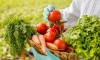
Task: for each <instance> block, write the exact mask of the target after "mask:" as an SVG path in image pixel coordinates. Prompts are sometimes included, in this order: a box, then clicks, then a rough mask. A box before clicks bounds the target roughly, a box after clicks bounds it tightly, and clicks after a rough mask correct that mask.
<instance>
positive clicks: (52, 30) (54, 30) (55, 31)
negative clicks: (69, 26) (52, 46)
mask: <svg viewBox="0 0 100 60" xmlns="http://www.w3.org/2000/svg"><path fill="white" fill-rule="evenodd" d="M47 32H54V33H55V35H56V36H58V35H59V32H58V30H57V29H56V28H53V27H52V28H49V29H48V30H47Z"/></svg>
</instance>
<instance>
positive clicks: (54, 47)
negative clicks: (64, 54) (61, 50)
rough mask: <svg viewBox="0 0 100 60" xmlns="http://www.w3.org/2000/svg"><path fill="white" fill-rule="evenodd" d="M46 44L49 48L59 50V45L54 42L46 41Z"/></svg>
mask: <svg viewBox="0 0 100 60" xmlns="http://www.w3.org/2000/svg"><path fill="white" fill-rule="evenodd" d="M46 46H47V47H48V48H50V49H52V50H58V46H56V45H55V44H53V43H49V42H47V43H46Z"/></svg>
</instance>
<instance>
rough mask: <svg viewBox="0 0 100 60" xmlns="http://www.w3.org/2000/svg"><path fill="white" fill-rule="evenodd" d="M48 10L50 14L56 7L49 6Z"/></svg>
mask: <svg viewBox="0 0 100 60" xmlns="http://www.w3.org/2000/svg"><path fill="white" fill-rule="evenodd" d="M47 8H48V10H49V12H50V11H52V10H54V9H55V7H54V6H53V5H48V7H47Z"/></svg>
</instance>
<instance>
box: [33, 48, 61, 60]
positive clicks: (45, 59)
mask: <svg viewBox="0 0 100 60" xmlns="http://www.w3.org/2000/svg"><path fill="white" fill-rule="evenodd" d="M31 50H32V53H33V54H34V57H35V59H36V60H61V59H60V58H58V57H56V56H55V55H54V54H52V53H51V52H50V51H49V49H48V48H46V56H45V55H41V54H39V53H38V52H37V51H36V50H35V49H34V48H33V47H31Z"/></svg>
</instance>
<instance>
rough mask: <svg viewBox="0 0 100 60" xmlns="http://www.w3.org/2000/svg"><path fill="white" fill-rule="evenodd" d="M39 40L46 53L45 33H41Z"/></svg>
mask: <svg viewBox="0 0 100 60" xmlns="http://www.w3.org/2000/svg"><path fill="white" fill-rule="evenodd" d="M39 40H40V43H41V48H42V51H43V52H44V53H46V43H45V39H44V36H43V35H39Z"/></svg>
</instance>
